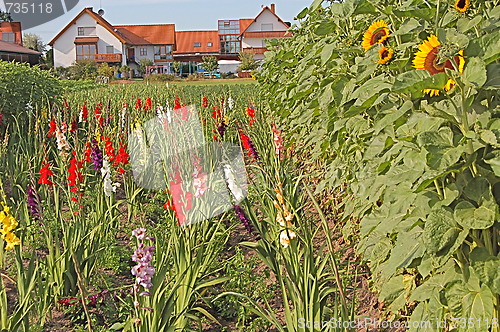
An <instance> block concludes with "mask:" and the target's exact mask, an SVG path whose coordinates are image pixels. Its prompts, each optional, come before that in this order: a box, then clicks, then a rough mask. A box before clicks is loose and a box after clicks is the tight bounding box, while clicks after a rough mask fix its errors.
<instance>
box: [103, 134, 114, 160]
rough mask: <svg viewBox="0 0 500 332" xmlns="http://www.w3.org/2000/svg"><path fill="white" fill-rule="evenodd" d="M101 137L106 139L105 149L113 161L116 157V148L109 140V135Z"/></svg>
mask: <svg viewBox="0 0 500 332" xmlns="http://www.w3.org/2000/svg"><path fill="white" fill-rule="evenodd" d="M101 139H102V140H103V141H104V144H105V146H104V151H105V152H106V155H107V156H108V157H109V160H110V161H113V160H114V159H115V157H116V156H115V149H114V148H113V143H112V142H111V141H110V140H109V137H107V136H103V137H101Z"/></svg>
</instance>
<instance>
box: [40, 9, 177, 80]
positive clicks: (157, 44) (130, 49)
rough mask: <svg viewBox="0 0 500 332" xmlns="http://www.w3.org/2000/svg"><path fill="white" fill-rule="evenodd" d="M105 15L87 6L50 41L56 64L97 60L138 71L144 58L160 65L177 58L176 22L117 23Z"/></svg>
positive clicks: (57, 65) (67, 64) (63, 65)
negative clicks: (175, 53) (110, 21)
mask: <svg viewBox="0 0 500 332" xmlns="http://www.w3.org/2000/svg"><path fill="white" fill-rule="evenodd" d="M103 14H104V12H103V11H99V13H95V12H94V11H93V9H92V7H88V8H85V9H83V10H82V11H81V12H80V13H79V14H78V15H77V16H76V17H75V18H74V19H73V20H72V21H71V22H69V23H68V24H67V25H66V26H65V27H64V28H63V29H62V30H61V31H60V32H59V33H58V34H57V35H56V36H55V37H54V38H53V39H52V40H51V41H50V42H49V45H50V46H52V48H53V50H54V66H55V67H68V66H71V65H73V64H74V63H75V62H77V61H79V60H94V61H95V62H97V63H104V62H106V63H108V64H109V65H117V66H123V65H128V66H130V67H131V68H132V69H134V70H137V69H138V68H139V61H140V59H143V58H147V59H150V60H152V61H153V62H154V63H155V64H157V65H165V64H168V63H170V62H172V61H173V51H174V50H175V44H176V43H175V25H174V24H156V25H117V26H113V25H111V24H110V23H109V22H108V21H106V20H105V19H104V18H103V16H102V15H103Z"/></svg>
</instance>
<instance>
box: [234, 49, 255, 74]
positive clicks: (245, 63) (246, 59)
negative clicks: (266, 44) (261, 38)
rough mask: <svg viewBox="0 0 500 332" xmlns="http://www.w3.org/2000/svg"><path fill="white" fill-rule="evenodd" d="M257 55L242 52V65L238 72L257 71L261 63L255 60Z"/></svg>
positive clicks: (240, 54)
mask: <svg viewBox="0 0 500 332" xmlns="http://www.w3.org/2000/svg"><path fill="white" fill-rule="evenodd" d="M254 55H255V53H254V52H252V51H240V53H239V56H240V61H241V65H240V66H239V68H238V70H255V69H257V68H258V67H259V63H258V62H257V60H255V59H254V58H253V57H254Z"/></svg>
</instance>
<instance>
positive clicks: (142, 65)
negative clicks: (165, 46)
mask: <svg viewBox="0 0 500 332" xmlns="http://www.w3.org/2000/svg"><path fill="white" fill-rule="evenodd" d="M154 64H155V63H154V62H153V60H151V59H148V58H142V59H141V60H139V69H138V70H139V73H140V74H141V75H142V76H144V75H145V74H146V67H148V66H153V65H154Z"/></svg>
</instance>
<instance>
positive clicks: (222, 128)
mask: <svg viewBox="0 0 500 332" xmlns="http://www.w3.org/2000/svg"><path fill="white" fill-rule="evenodd" d="M226 129H227V126H226V124H225V123H224V121H222V122H221V123H220V125H219V126H218V127H217V131H218V132H219V135H220V137H221V138H224V133H225V132H226Z"/></svg>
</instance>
